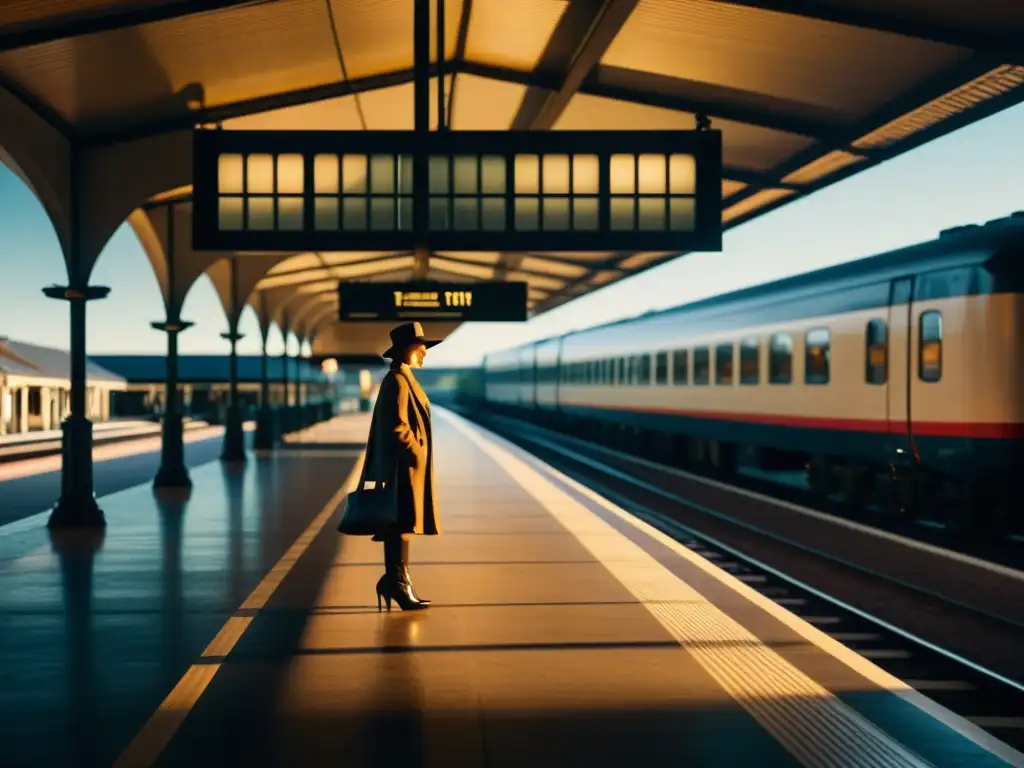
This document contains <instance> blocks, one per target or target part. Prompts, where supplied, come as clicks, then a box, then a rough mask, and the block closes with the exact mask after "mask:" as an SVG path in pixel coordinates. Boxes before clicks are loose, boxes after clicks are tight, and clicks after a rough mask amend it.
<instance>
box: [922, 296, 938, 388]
mask: <svg viewBox="0 0 1024 768" xmlns="http://www.w3.org/2000/svg"><path fill="white" fill-rule="evenodd" d="M919 322H920V324H921V325H920V336H921V346H920V352H919V354H918V376H920V377H921V381H938V380H939V379H941V378H942V313H941V312H937V311H934V310H932V311H931V312H924V313H922V314H921V319H920V321H919Z"/></svg>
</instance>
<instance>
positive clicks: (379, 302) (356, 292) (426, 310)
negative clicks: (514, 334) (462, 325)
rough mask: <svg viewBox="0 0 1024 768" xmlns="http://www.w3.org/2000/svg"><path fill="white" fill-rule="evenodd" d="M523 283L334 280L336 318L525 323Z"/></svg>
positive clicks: (352, 319)
mask: <svg viewBox="0 0 1024 768" xmlns="http://www.w3.org/2000/svg"><path fill="white" fill-rule="evenodd" d="M526 298H527V289H526V283H523V282H493V283H433V282H430V283H426V282H424V283H352V282H342V283H339V284H338V309H339V319H341V320H342V321H344V322H358V321H360V320H364V321H381V320H407V321H412V320H422V321H428V320H446V321H454V322H485V323H487V322H490V323H508V322H513V323H515V322H525V321H526V319H527V306H526Z"/></svg>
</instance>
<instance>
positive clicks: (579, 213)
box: [193, 130, 722, 252]
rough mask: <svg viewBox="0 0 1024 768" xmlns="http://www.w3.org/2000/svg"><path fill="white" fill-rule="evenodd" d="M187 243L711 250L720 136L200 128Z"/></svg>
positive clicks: (716, 239) (717, 224)
mask: <svg viewBox="0 0 1024 768" xmlns="http://www.w3.org/2000/svg"><path fill="white" fill-rule="evenodd" d="M193 155H194V163H195V167H194V190H193V247H195V248H197V249H200V250H259V251H296V252H298V251H304V250H312V251H317V250H320V251H363V250H412V249H414V248H427V249H430V250H454V251H475V250H482V251H624V252H625V251H630V252H633V251H665V250H667V251H716V250H720V249H721V245H722V219H721V213H722V209H721V159H722V158H721V156H722V140H721V134H720V133H719V132H718V131H712V130H708V131H519V132H516V131H450V132H449V131H444V132H441V133H428V134H426V135H425V136H419V135H417V134H416V133H415V132H413V131H383V132H381V131H197V132H196V134H195V137H194V152H193Z"/></svg>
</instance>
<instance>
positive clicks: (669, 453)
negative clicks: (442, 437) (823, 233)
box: [483, 212, 1024, 530]
mask: <svg viewBox="0 0 1024 768" xmlns="http://www.w3.org/2000/svg"><path fill="white" fill-rule="evenodd" d="M483 377H484V395H483V397H484V400H485V401H486V403H487V404H488V406H491V407H498V408H502V407H505V408H511V409H515V410H516V411H518V412H520V413H521V414H523V415H527V416H529V417H530V418H533V419H535V420H538V421H542V422H545V423H548V424H550V425H552V426H555V427H557V428H559V429H564V430H568V431H571V432H574V433H576V434H585V435H588V436H591V437H593V438H595V439H600V440H603V441H606V442H609V443H611V444H613V445H616V446H617V447H619V448H621V449H623V450H627V451H630V450H632V451H638V452H640V453H642V454H644V455H647V456H649V457H652V458H658V459H660V460H663V461H669V462H672V463H673V464H676V465H679V466H686V465H690V464H693V463H694V462H699V463H707V464H710V465H711V466H713V467H716V468H717V469H718V470H719V471H722V472H730V471H732V470H734V469H735V466H736V462H737V456H742V457H743V459H744V462H746V461H748V460H751V461H753V462H754V463H755V464H760V465H761V466H763V467H765V468H772V469H781V468H786V467H789V468H793V467H796V466H799V467H801V468H803V469H805V470H806V472H807V475H808V481H809V483H810V485H811V487H812V488H814V489H816V490H818V491H821V492H824V493H841V494H842V495H844V496H845V497H846V499H847V500H848V501H849V502H850V503H851V504H854V505H856V506H861V507H862V506H863V505H865V504H868V503H875V504H881V505H883V506H884V507H885V508H888V509H891V510H893V511H894V512H896V513H897V514H901V515H914V516H923V517H927V518H929V519H933V520H942V521H944V522H946V523H948V524H952V525H954V526H955V527H958V528H960V527H963V528H971V529H975V530H996V529H1003V528H1005V527H1010V528H1011V529H1018V530H1019V528H1020V526H1021V519H1022V518H1024V511H1022V510H1024V505H1022V504H1021V502H1020V500H1019V497H1020V496H1021V492H1022V491H1024V212H1022V213H1015V214H1013V215H1012V216H1010V217H1008V218H1005V219H999V220H995V221H991V222H988V223H987V224H985V225H968V226H963V227H956V228H954V229H950V230H946V231H944V232H942V233H941V234H940V235H939V237H938V238H937V239H935V240H932V241H929V242H925V243H921V244H918V245H914V246H911V247H907V248H902V249H899V250H896V251H892V252H888V253H883V254H880V255H876V256H871V257H868V258H864V259H861V260H858V261H854V262H850V263H846V264H842V265H839V266H835V267H829V268H827V269H821V270H818V271H815V272H811V273H807V274H804V275H799V276H797V277H792V278H787V279H784V280H779V281H776V282H773V283H769V284H765V285H760V286H756V287H753V288H749V289H745V290H741V291H737V292H734V293H730V294H726V295H722V296H717V297H714V298H710V299H706V300H703V301H698V302H696V303H692V304H688V305H685V306H680V307H677V308H674V309H669V310H665V311H659V312H652V313H648V314H646V315H643V316H641V317H636V318H633V319H629V320H623V321H618V322H614V323H610V324H607V325H603V326H600V327H594V328H590V329H586V330H583V331H578V332H574V333H570V334H567V335H564V336H559V337H557V338H549V339H545V340H542V341H537V342H533V343H530V344H526V345H522V346H519V347H516V348H513V349H508V350H504V351H501V352H498V353H494V354H489V355H487V356H486V358H485V359H484V362H483Z"/></svg>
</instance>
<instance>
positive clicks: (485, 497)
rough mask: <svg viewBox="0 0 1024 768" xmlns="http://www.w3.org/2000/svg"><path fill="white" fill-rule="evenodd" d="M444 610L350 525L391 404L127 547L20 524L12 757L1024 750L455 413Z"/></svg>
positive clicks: (125, 541) (282, 759)
mask: <svg viewBox="0 0 1024 768" xmlns="http://www.w3.org/2000/svg"><path fill="white" fill-rule="evenodd" d="M434 414H435V416H434V423H435V426H434V430H435V432H434V437H435V442H436V450H437V454H436V470H437V481H438V485H439V487H438V498H439V503H440V507H441V515H442V517H441V519H442V524H443V526H444V534H443V535H442V536H438V537H421V538H417V539H416V540H415V541H414V542H413V543H412V554H411V564H410V568H411V572H412V576H413V580H414V583H415V584H416V589H417V591H418V592H419V593H420V594H421V595H422V596H424V597H429V598H431V599H432V600H433V601H434V603H433V605H432V606H431V607H430V609H429V610H426V611H420V612H411V613H401V612H398V611H397V609H396V610H394V611H392V612H390V613H388V612H383V613H380V612H378V609H377V604H376V597H375V593H374V584H375V582H376V580H377V578H378V577H379V576H380V574H381V572H382V553H381V551H380V545H378V544H374V543H373V542H370V541H369V540H367V539H364V538H350V537H341V536H339V535H338V534H337V533H336V531H335V524H336V521H337V519H338V514H339V513H338V504H339V503H340V502H341V500H342V499H343V497H344V494H345V493H346V492H347V491H348V490H350V489H351V488H352V487H353V486H354V482H355V476H356V474H357V473H358V470H359V468H360V464H361V451H360V449H359V448H357V447H352V446H353V445H357V444H358V442H359V441H360V440H362V439H364V438H365V434H366V429H367V427H368V414H353V415H348V416H344V417H339V418H336V419H335V420H333V421H331V422H328V423H325V424H322V425H319V426H317V427H314V428H312V429H310V430H307V431H306V432H305V433H303V434H301V435H299V436H296V438H295V439H294V440H293V441H291V443H290V444H289V445H288V446H286V447H284V448H283V449H281V450H278V451H276V452H274V453H273V454H267V455H265V456H263V457H262V458H261V459H260V460H258V461H253V462H250V463H249V466H247V467H246V468H245V469H244V470H231V469H228V468H226V467H222V466H220V465H206V466H203V467H202V468H200V469H197V470H194V471H193V473H192V477H193V481H194V483H195V486H194V489H193V492H192V496H191V498H190V499H189V500H182V499H166V498H165V499H160V498H154V496H153V495H152V492H151V491H150V489H149V488H148V487H145V488H135V489H131V490H128V491H125V492H123V493H120V494H116V495H113V496H109V497H105V498H104V499H103V506H104V509H105V510H106V512H107V518H108V526H107V532H106V535H105V537H104V538H102V539H99V538H89V537H88V536H87V535H85V536H80V537H78V538H75V537H70V536H69V535H68V534H61V535H60V536H59V537H58V538H54V539H53V540H52V541H51V540H48V534H47V533H46V532H45V531H40V530H21V531H18V532H16V533H13V534H11V533H8V534H5V532H4V530H5V529H4V528H0V677H3V678H4V679H5V680H7V681H10V682H8V683H7V684H5V685H4V686H2V687H0V765H4V766H8V765H11V766H15V765H17V766H20V765H33V766H38V765H47V766H62V765H68V766H71V765H74V766H93V765H111V764H113V765H116V766H149V765H160V766H170V765H189V766H205V765H217V766H228V765H230V766H235V765H238V766H242V765H245V766H264V765H266V766H321V765H324V766H327V765H330V766H336V765H344V766H383V765H388V766H392V765H393V766H412V765H416V766H446V767H447V766H547V765H558V766H567V765H573V766H574V765H580V766H584V765H585V766H605V765H608V766H611V765H615V766H623V765H638V766H641V765H642V766H647V765H695V766H696V765H707V766H741V765H742V766H750V765H754V764H756V765H761V766H795V765H805V766H835V767H836V768H847V767H851V766H857V767H860V766H879V767H880V768H881V767H882V766H884V767H885V768H891V767H897V768H898V767H900V766H925V765H935V766H995V765H1006V764H1011V765H1024V756H1021V755H1020V754H1019V753H1015V752H1012V751H1011V750H1009V748H1008V747H1005V746H1004V745H1000V744H999V743H998V742H995V741H994V740H992V738H991V737H989V736H988V735H987V734H985V733H984V732H983V731H981V730H980V729H978V728H977V727H975V726H973V725H971V724H970V723H968V722H966V721H964V720H962V719H960V718H958V717H957V716H955V715H953V714H952V713H950V712H948V711H946V710H944V709H942V708H940V707H939V706H938V705H936V704H934V702H931V701H930V700H929V699H927V698H925V697H924V696H922V695H921V694H919V693H917V692H915V691H913V690H910V689H909V688H908V687H907V686H906V685H905V684H903V683H901V682H900V681H898V680H896V679H894V678H892V677H891V676H889V675H888V674H887V673H885V672H884V671H882V670H881V669H879V668H878V667H876V666H874V665H873V664H872V663H871V662H870V661H868V660H866V659H864V658H861V657H859V656H857V655H856V654H855V653H854V652H853V651H851V650H849V649H847V648H846V647H845V646H843V645H842V644H841V643H840V642H838V641H837V640H836V639H834V638H832V637H830V636H829V635H827V634H826V633H824V632H822V631H821V630H819V629H818V628H816V627H815V626H813V625H812V624H810V623H808V622H806V621H805V620H803V619H799V618H797V617H796V616H794V615H793V614H791V613H789V612H787V611H786V610H785V608H783V607H781V606H779V605H778V604H776V603H774V602H772V601H770V600H768V599H767V598H766V597H764V596H763V595H761V594H760V593H758V592H757V591H756V589H755V588H754V587H753V586H751V585H749V584H746V583H744V582H742V581H740V580H739V579H737V578H735V577H733V576H731V575H729V574H728V573H726V572H724V571H722V570H721V569H719V568H718V567H716V566H715V565H714V564H713V563H711V562H710V561H708V560H705V559H704V558H702V557H700V556H699V555H697V554H696V553H694V552H692V551H690V550H688V549H687V548H685V547H684V546H682V545H681V544H679V543H678V542H676V541H674V540H672V539H670V538H669V537H667V536H666V535H664V534H662V533H660V532H658V531H656V530H655V529H653V528H651V527H650V526H648V525H646V524H645V523H643V522H641V521H639V520H637V519H636V518H633V517H632V516H630V515H629V514H627V513H626V512H625V511H623V510H622V509H620V508H618V507H616V506H615V505H614V504H611V503H610V502H608V501H606V500H604V499H602V498H601V497H599V496H598V495H597V494H595V493H594V492H592V491H590V490H589V489H586V488H583V487H582V486H580V485H578V484H577V483H575V482H574V481H572V480H571V479H569V478H566V477H565V476H563V475H561V474H559V473H558V472H557V471H555V470H553V469H551V468H550V467H548V466H546V465H545V464H543V463H542V462H540V461H539V460H537V459H535V458H534V457H531V456H530V455H528V454H527V453H525V452H524V451H522V450H521V449H519V448H517V447H516V446H514V445H512V444H510V443H508V442H506V441H504V440H503V439H501V438H499V437H496V436H494V435H491V434H490V433H487V432H485V431H483V430H482V429H480V428H479V427H477V426H475V425H472V424H470V423H469V422H467V421H465V420H463V419H462V418H461V417H459V416H457V415H455V414H452V413H450V412H447V411H444V410H443V409H440V408H436V409H435V411H434Z"/></svg>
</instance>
